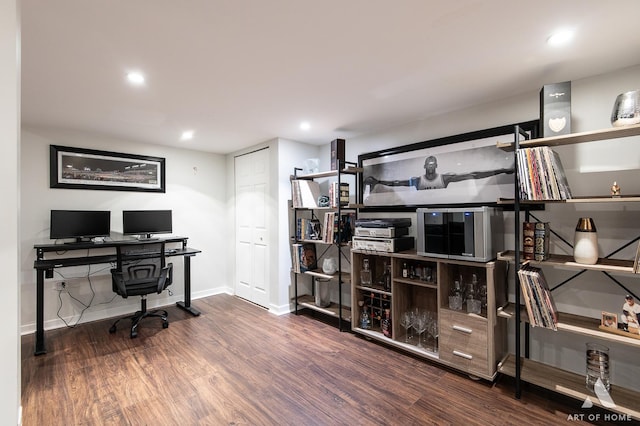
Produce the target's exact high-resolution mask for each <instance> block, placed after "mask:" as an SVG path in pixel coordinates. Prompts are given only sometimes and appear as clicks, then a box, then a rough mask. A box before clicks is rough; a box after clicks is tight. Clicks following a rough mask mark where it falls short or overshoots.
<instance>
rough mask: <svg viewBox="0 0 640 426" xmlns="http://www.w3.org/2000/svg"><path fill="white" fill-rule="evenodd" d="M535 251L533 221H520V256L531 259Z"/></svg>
mask: <svg viewBox="0 0 640 426" xmlns="http://www.w3.org/2000/svg"><path fill="white" fill-rule="evenodd" d="M534 252H535V223H534V222H523V223H522V258H523V259H524V260H533V259H534Z"/></svg>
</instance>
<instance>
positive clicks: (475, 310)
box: [467, 274, 482, 314]
mask: <svg viewBox="0 0 640 426" xmlns="http://www.w3.org/2000/svg"><path fill="white" fill-rule="evenodd" d="M477 286H478V276H477V275H476V274H473V275H472V278H471V282H470V283H469V284H468V285H467V312H469V313H472V314H479V313H480V312H481V310H482V305H481V303H482V302H481V301H480V297H479V295H478V293H477V292H478V290H479V289H478V287H477Z"/></svg>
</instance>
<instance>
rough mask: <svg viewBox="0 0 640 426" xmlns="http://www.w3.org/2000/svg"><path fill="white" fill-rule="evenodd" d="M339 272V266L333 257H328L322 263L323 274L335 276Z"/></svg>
mask: <svg viewBox="0 0 640 426" xmlns="http://www.w3.org/2000/svg"><path fill="white" fill-rule="evenodd" d="M337 270H338V264H337V262H336V260H335V259H334V258H332V257H328V258H326V259H324V260H323V261H322V272H324V273H325V274H327V275H333V274H335V273H336V271H337Z"/></svg>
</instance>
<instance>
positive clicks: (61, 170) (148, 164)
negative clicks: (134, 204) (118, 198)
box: [49, 145, 165, 192]
mask: <svg viewBox="0 0 640 426" xmlns="http://www.w3.org/2000/svg"><path fill="white" fill-rule="evenodd" d="M49 152H50V155H49V156H50V166H49V167H50V168H49V180H50V182H49V187H50V188H68V189H100V190H111V191H144V192H165V159H164V158H160V157H150V156H143V155H134V154H123V153H119V152H109V151H98V150H94V149H83V148H74V147H68V146H59V145H50V148H49Z"/></svg>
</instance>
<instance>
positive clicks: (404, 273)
mask: <svg viewBox="0 0 640 426" xmlns="http://www.w3.org/2000/svg"><path fill="white" fill-rule="evenodd" d="M408 276H409V270H408V269H407V262H404V263H403V264H402V278H407V277H408Z"/></svg>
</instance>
